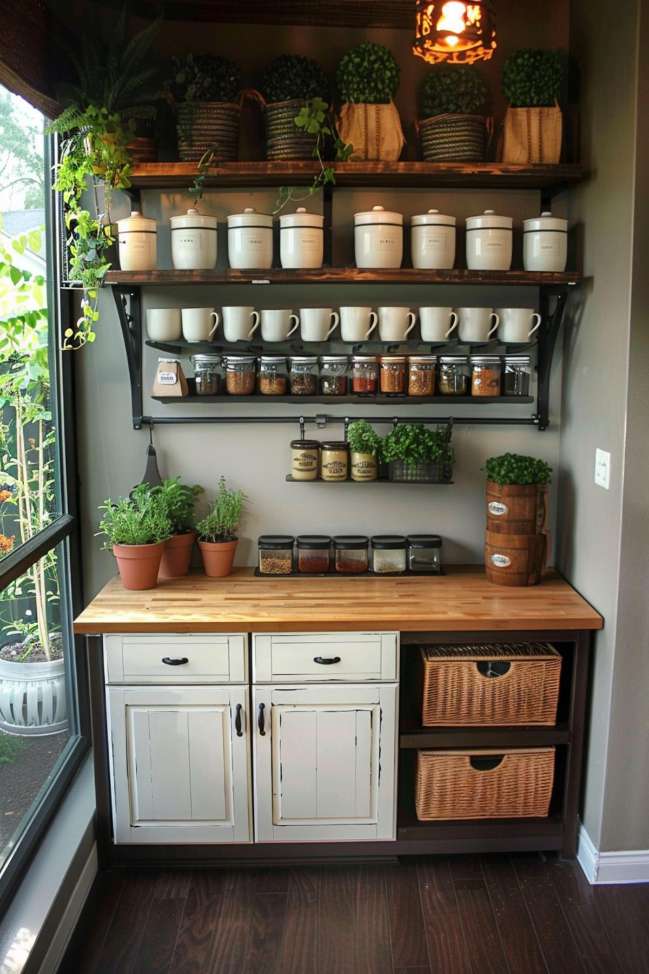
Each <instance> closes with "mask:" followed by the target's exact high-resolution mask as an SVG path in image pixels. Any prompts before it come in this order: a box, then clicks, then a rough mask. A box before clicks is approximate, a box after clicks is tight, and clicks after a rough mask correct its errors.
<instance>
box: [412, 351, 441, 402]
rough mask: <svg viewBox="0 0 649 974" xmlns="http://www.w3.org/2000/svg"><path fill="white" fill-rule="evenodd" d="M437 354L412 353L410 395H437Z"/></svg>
mask: <svg viewBox="0 0 649 974" xmlns="http://www.w3.org/2000/svg"><path fill="white" fill-rule="evenodd" d="M436 365H437V356H436V355H411V356H410V357H409V358H408V395H409V396H434V395H435V366H436Z"/></svg>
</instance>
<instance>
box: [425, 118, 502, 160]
mask: <svg viewBox="0 0 649 974" xmlns="http://www.w3.org/2000/svg"><path fill="white" fill-rule="evenodd" d="M419 138H420V140H421V154H422V156H423V159H424V161H425V162H483V161H484V158H485V154H486V125H485V118H484V116H483V115H432V116H431V117H430V118H422V119H421V120H420V122H419Z"/></svg>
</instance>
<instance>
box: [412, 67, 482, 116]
mask: <svg viewBox="0 0 649 974" xmlns="http://www.w3.org/2000/svg"><path fill="white" fill-rule="evenodd" d="M486 101H487V86H486V84H485V82H484V80H483V78H482V75H481V74H480V71H479V70H478V68H476V67H475V66H473V65H453V66H450V65H436V66H435V67H433V68H431V69H430V71H429V72H428V74H427V75H426V77H425V78H424V80H423V82H422V84H421V87H420V89H419V103H420V116H421V118H430V117H431V116H434V115H447V114H451V115H478V114H480V113H481V112H482V111H483V109H484V107H485V104H486Z"/></svg>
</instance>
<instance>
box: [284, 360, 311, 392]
mask: <svg viewBox="0 0 649 974" xmlns="http://www.w3.org/2000/svg"><path fill="white" fill-rule="evenodd" d="M289 381H290V385H291V395H292V396H317V395H318V359H317V356H315V355H294V356H293V357H292V358H291V370H290V373H289Z"/></svg>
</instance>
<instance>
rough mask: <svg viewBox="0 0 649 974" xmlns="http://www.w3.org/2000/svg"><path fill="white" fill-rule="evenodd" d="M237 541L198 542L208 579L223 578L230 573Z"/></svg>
mask: <svg viewBox="0 0 649 974" xmlns="http://www.w3.org/2000/svg"><path fill="white" fill-rule="evenodd" d="M238 543H239V541H238V539H236V540H235V541H216V542H214V541H199V542H198V547H199V548H200V549H201V555H202V557H203V568H204V569H205V574H206V575H207V576H208V578H225V576H226V575H230V574H231V572H232V563H233V561H234V553H235V551H236V550H237V545H238Z"/></svg>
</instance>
